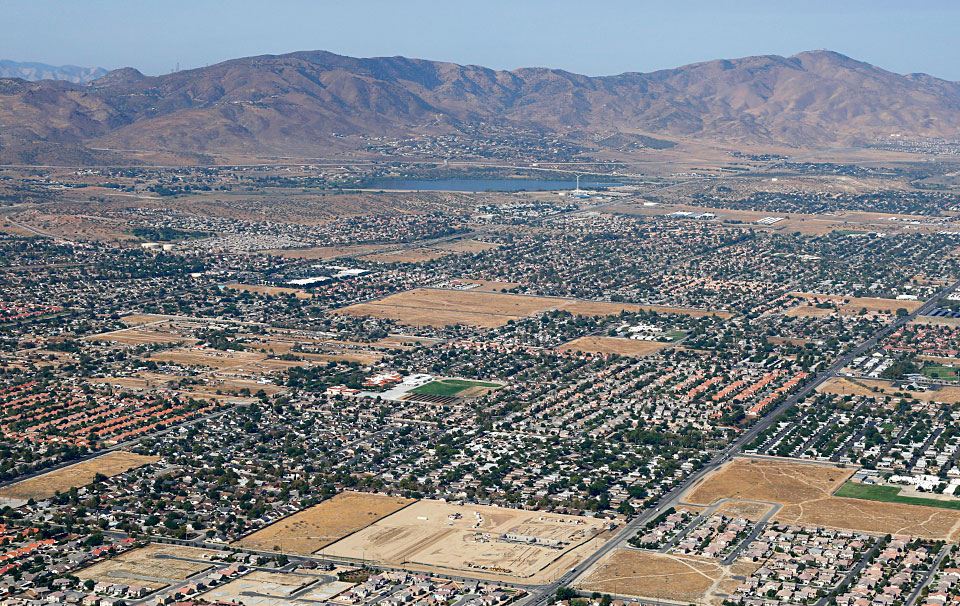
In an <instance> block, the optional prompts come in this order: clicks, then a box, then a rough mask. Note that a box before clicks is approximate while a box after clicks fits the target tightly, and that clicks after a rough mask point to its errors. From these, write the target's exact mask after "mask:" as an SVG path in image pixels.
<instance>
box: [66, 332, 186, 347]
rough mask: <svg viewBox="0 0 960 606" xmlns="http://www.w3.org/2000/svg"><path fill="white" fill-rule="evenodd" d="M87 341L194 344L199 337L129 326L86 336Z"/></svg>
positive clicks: (138, 343)
mask: <svg viewBox="0 0 960 606" xmlns="http://www.w3.org/2000/svg"><path fill="white" fill-rule="evenodd" d="M84 340H86V341H103V342H109V341H112V342H114V343H124V344H128V345H140V344H142V343H179V342H181V341H182V342H183V343H186V344H188V345H192V344H194V343H196V342H197V339H192V338H188V337H184V336H181V335H179V334H177V333H174V332H161V331H158V330H138V329H136V328H127V329H125V330H115V331H113V332H107V333H103V334H100V335H94V336H92V337H84Z"/></svg>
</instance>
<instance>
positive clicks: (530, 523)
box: [324, 501, 606, 580]
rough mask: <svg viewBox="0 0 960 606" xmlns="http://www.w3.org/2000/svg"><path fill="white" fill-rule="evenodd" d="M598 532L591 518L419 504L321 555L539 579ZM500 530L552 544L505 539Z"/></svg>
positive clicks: (578, 553) (590, 545)
mask: <svg viewBox="0 0 960 606" xmlns="http://www.w3.org/2000/svg"><path fill="white" fill-rule="evenodd" d="M605 530H606V526H605V525H604V523H603V522H602V521H599V520H595V519H592V518H585V517H576V516H569V515H561V514H548V513H543V512H536V511H524V510H519V509H506V508H501V507H489V506H481V505H464V506H460V505H454V504H451V503H443V502H440V501H419V502H417V503H416V504H414V505H411V506H409V507H407V508H405V509H402V510H400V511H398V512H397V513H394V514H393V515H390V516H387V517H386V518H384V519H382V520H380V521H379V522H376V523H375V524H372V525H370V526H367V527H366V528H364V529H363V530H361V531H359V532H356V533H354V534H352V535H350V536H348V537H346V538H344V539H342V540H340V541H338V542H336V543H334V544H332V545H330V546H329V547H327V548H326V549H325V550H324V554H325V555H328V556H336V557H343V558H353V559H359V558H361V557H363V555H362V554H365V556H366V559H367V560H374V561H376V562H378V563H380V564H382V565H386V566H399V567H404V568H412V569H416V570H431V571H437V572H447V573H450V572H463V573H469V574H470V576H479V575H486V576H490V577H492V578H498V577H499V578H511V579H527V580H531V579H534V580H540V579H542V578H548V576H549V575H551V574H555V573H556V572H557V570H555V569H561V567H562V568H569V567H570V566H572V565H573V564H575V563H576V562H577V561H578V560H579V559H580V558H582V557H585V556H586V555H587V554H588V553H589V551H590V549H596V548H599V547H600V545H601V544H602V541H603V537H600V538H597V539H594V537H595V536H596V535H598V534H600V533H603V532H604V531H605ZM506 533H514V534H516V535H519V536H522V537H536V538H538V539H548V540H553V541H557V542H558V543H557V546H556V547H550V546H547V545H543V544H531V543H529V542H521V541H516V542H509V541H508V540H506V537H505V536H504V535H505V534H506ZM592 539H593V540H592ZM581 547H582V549H580V548H581Z"/></svg>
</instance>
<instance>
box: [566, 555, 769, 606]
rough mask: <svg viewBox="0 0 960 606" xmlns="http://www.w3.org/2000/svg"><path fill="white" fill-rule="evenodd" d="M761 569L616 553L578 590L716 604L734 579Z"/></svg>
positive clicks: (674, 556) (581, 584)
mask: <svg viewBox="0 0 960 606" xmlns="http://www.w3.org/2000/svg"><path fill="white" fill-rule="evenodd" d="M758 566H759V565H758V564H745V563H740V562H737V563H735V564H733V565H732V566H722V565H720V564H718V563H716V562H710V561H706V560H698V559H696V558H691V557H685V556H681V555H668V554H662V553H654V552H649V551H637V550H632V549H617V550H616V551H614V552H612V553H611V554H610V555H609V556H607V557H606V558H605V559H603V560H601V561H600V562H599V563H598V564H597V565H595V566H594V567H593V568H592V569H591V570H590V573H589V575H588V576H587V578H586V579H585V580H584V581H582V582H581V583H579V585H578V586H579V588H580V589H582V590H585V591H589V592H593V591H599V592H600V593H611V594H619V595H628V596H634V597H641V598H648V599H652V600H667V601H672V602H679V603H683V604H694V603H703V602H712V601H715V600H717V598H716V597H715V594H716V593H718V592H720V591H722V590H723V589H726V588H727V587H728V586H730V585H731V584H733V586H734V588H735V587H736V584H734V581H735V579H733V576H734V575H750V574H752V573H753V571H754V570H756V568H758ZM736 583H737V584H738V583H739V582H738V581H737V582H736Z"/></svg>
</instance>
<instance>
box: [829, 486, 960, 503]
mask: <svg viewBox="0 0 960 606" xmlns="http://www.w3.org/2000/svg"><path fill="white" fill-rule="evenodd" d="M834 496H836V497H848V498H851V499H865V500H867V501H883V502H885V503H903V504H905V505H922V506H924V507H939V508H941V509H960V501H938V500H936V499H924V498H922V497H901V496H900V488H898V487H897V486H871V485H870V484H858V483H856V482H847V483H846V484H844V485H843V486H841V487H840V489H839V490H838V491H837V492H835V493H834Z"/></svg>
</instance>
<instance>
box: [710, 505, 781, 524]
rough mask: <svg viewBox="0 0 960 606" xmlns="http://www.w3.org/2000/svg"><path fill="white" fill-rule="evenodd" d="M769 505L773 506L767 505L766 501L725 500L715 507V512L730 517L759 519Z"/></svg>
mask: <svg viewBox="0 0 960 606" xmlns="http://www.w3.org/2000/svg"><path fill="white" fill-rule="evenodd" d="M771 507H773V505H767V504H766V503H753V502H750V501H727V502H726V503H724V504H723V505H721V506H720V507H718V508H717V513H722V514H724V515H727V516H730V517H732V518H737V517H744V518H747V519H748V520H759V519H761V518H763V516H765V515H766V514H767V512H768V511H770V508H771Z"/></svg>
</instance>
